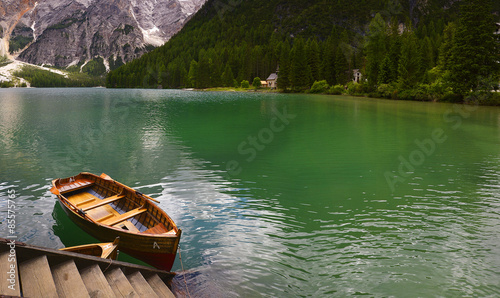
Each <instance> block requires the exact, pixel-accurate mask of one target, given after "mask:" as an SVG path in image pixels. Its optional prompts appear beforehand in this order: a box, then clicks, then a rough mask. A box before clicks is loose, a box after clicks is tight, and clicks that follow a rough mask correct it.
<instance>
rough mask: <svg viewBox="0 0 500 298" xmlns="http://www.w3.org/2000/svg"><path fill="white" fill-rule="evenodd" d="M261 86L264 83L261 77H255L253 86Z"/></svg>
mask: <svg viewBox="0 0 500 298" xmlns="http://www.w3.org/2000/svg"><path fill="white" fill-rule="evenodd" d="M261 86H262V84H261V83H260V78H259V77H256V78H254V79H253V82H252V87H254V88H260V87H261Z"/></svg>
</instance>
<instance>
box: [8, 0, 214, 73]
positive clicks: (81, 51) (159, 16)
mask: <svg viewBox="0 0 500 298" xmlns="http://www.w3.org/2000/svg"><path fill="white" fill-rule="evenodd" d="M205 1H206V0H39V1H34V0H2V1H1V2H0V37H1V38H2V42H1V43H0V55H4V54H10V55H12V56H13V57H17V59H18V60H21V61H24V62H28V63H32V64H38V65H41V64H48V65H54V66H57V67H67V66H73V65H77V66H82V65H83V64H86V63H88V62H89V61H92V60H94V61H96V62H97V63H99V64H104V65H105V67H106V68H107V69H113V68H115V67H117V66H119V65H121V64H123V63H125V62H128V61H130V60H132V59H135V58H138V57H140V56H141V55H142V54H144V53H145V52H148V51H149V50H151V49H153V48H155V47H158V46H161V45H162V44H164V43H165V42H166V41H167V40H169V39H170V38H171V37H172V36H173V35H174V34H175V33H177V32H178V31H179V30H180V29H181V28H182V27H183V25H184V24H185V23H186V22H187V21H188V20H189V19H190V17H191V15H193V14H194V13H195V12H196V11H198V9H200V8H201V6H203V4H204V2H205Z"/></svg>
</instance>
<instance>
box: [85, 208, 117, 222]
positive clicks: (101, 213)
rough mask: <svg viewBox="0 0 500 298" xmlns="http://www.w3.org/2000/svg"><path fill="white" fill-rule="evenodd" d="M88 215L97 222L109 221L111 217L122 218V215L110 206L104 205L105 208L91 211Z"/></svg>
mask: <svg viewBox="0 0 500 298" xmlns="http://www.w3.org/2000/svg"><path fill="white" fill-rule="evenodd" d="M87 215H88V216H90V217H91V218H92V219H94V220H95V221H103V220H105V219H108V218H110V217H116V216H120V213H118V212H117V211H116V210H115V209H113V207H111V206H110V205H104V206H101V207H99V208H95V209H92V210H89V211H88V212H87Z"/></svg>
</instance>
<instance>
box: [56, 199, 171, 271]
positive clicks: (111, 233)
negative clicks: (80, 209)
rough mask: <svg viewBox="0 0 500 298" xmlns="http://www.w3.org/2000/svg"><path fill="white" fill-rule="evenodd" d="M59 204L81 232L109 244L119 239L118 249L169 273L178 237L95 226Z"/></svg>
mask: <svg viewBox="0 0 500 298" xmlns="http://www.w3.org/2000/svg"><path fill="white" fill-rule="evenodd" d="M59 204H60V205H61V206H62V207H63V210H64V212H65V213H66V214H67V215H68V217H69V218H70V219H71V220H72V221H73V222H74V223H76V224H77V225H78V226H79V227H80V228H81V229H82V230H84V231H85V232H86V233H88V234H90V235H91V236H93V237H95V238H97V239H98V240H99V241H102V242H111V241H113V240H114V239H115V238H116V237H120V243H119V245H118V249H119V250H120V251H122V252H124V253H126V254H128V255H130V256H132V257H134V258H136V259H139V260H141V261H143V262H145V263H147V264H149V265H151V266H153V267H155V268H157V269H161V270H166V271H170V270H171V269H172V266H173V264H174V261H175V256H176V254H177V246H178V244H179V239H180V231H179V235H178V236H179V237H172V238H165V237H155V236H151V235H138V234H131V233H127V232H122V231H119V230H117V229H112V228H106V227H102V226H98V225H95V224H94V223H92V222H89V221H88V220H86V219H84V218H83V217H81V216H80V215H78V214H75V213H74V212H72V210H71V209H70V208H68V206H66V204H65V203H64V202H62V200H61V199H59Z"/></svg>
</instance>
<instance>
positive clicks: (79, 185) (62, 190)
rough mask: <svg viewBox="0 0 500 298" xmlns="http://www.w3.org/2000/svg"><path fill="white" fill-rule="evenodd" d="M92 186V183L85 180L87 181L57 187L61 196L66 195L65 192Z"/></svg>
mask: <svg viewBox="0 0 500 298" xmlns="http://www.w3.org/2000/svg"><path fill="white" fill-rule="evenodd" d="M92 184H94V181H92V180H87V179H81V180H77V181H75V182H72V183H68V184H64V183H63V184H60V185H59V192H60V193H61V194H63V193H66V192H70V191H74V190H78V189H82V188H85V187H88V186H90V185H92Z"/></svg>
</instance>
